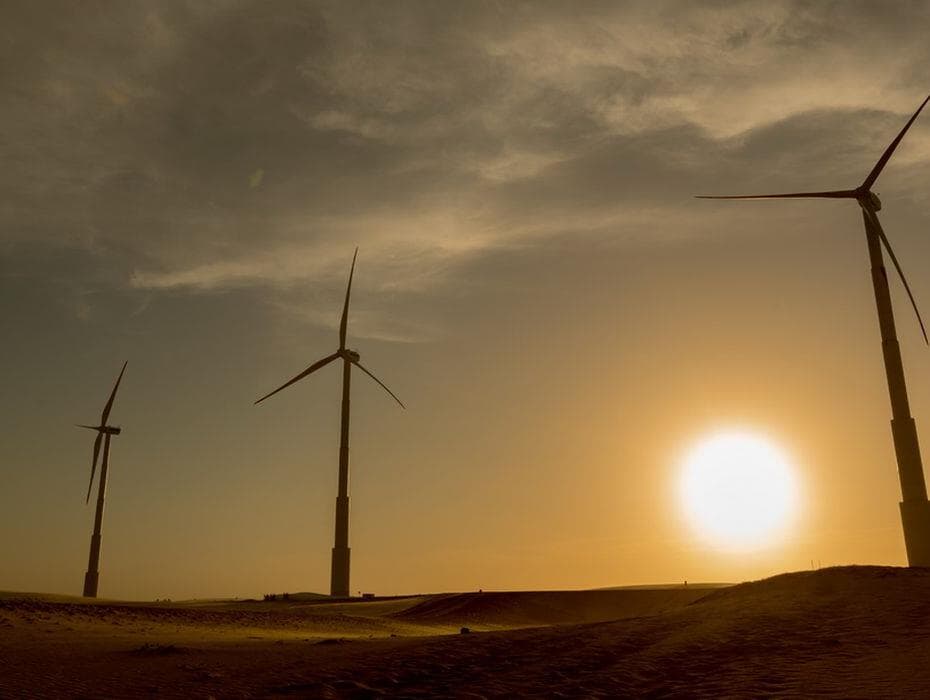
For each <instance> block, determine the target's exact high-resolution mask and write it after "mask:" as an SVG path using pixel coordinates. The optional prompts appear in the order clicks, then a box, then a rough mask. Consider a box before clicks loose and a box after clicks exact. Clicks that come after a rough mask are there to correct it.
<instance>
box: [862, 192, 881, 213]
mask: <svg viewBox="0 0 930 700" xmlns="http://www.w3.org/2000/svg"><path fill="white" fill-rule="evenodd" d="M866 198H868V200H869V204H870V205H871V207H872V211H881V210H882V200H880V199H879V198H878V195H877V194H875V193H874V192H872V191H871V190H869V191H868V192H866V193H864V194H861V195H859V196H858V197H856V199H858V200H859V206H860V207H861V206H863V200H864V199H866Z"/></svg>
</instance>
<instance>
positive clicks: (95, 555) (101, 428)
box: [78, 361, 129, 598]
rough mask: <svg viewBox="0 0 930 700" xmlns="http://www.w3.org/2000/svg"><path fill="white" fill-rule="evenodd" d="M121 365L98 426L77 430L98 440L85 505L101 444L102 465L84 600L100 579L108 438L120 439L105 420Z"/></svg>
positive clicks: (111, 402)
mask: <svg viewBox="0 0 930 700" xmlns="http://www.w3.org/2000/svg"><path fill="white" fill-rule="evenodd" d="M127 364H129V362H128V361H127V362H124V363H123V369H121V370H120V372H119V376H118V377H117V378H116V384H114V385H113V391H111V392H110V398H109V399H107V405H106V406H104V407H103V413H102V414H100V425H78V427H79V428H87V429H88V430H96V431H97V438H96V439H95V440H94V459H93V461H92V462H91V464H90V483H89V484H88V485H87V498H86V499H85V503H90V492H91V490H92V489H93V488H94V474H95V473H96V471H97V457H98V456H100V442H101V441H103V461H101V462H100V485H99V486H98V487H97V514H96V515H95V516H94V534H93V535H92V536H91V538H90V558H89V559H88V562H87V573H85V574H84V596H85V597H86V598H96V597H97V581H98V579H99V578H100V571H99V566H100V528H101V526H102V525H103V502H104V499H105V498H106V495H107V470H108V468H109V466H110V436H111V435H119V434H120V433H121V432H122V428H117V427H114V426H110V425H107V419H108V418H109V417H110V409H111V408H113V399H115V398H116V390H117V389H119V383H120V380H122V378H123V372H125V371H126V365H127Z"/></svg>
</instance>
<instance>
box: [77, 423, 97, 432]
mask: <svg viewBox="0 0 930 700" xmlns="http://www.w3.org/2000/svg"><path fill="white" fill-rule="evenodd" d="M74 426H75V427H76V428H87V429H88V430H97V431H99V430H100V426H99V425H82V424H81V423H75V424H74Z"/></svg>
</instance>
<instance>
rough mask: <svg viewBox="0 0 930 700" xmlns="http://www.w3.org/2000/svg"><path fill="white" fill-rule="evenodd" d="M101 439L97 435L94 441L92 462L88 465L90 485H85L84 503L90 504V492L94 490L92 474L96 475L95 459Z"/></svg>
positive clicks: (100, 435)
mask: <svg viewBox="0 0 930 700" xmlns="http://www.w3.org/2000/svg"><path fill="white" fill-rule="evenodd" d="M102 439H103V433H99V432H98V433H97V439H96V440H94V461H93V462H91V463H90V483H89V484H88V485H87V498H86V499H85V500H84V503H85V504H86V503H90V492H91V489H93V488H94V474H96V473H97V457H98V456H99V455H100V441H101V440H102Z"/></svg>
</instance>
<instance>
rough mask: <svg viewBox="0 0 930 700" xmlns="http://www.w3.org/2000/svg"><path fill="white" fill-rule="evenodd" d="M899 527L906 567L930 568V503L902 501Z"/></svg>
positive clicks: (924, 501) (925, 501)
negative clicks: (901, 532)
mask: <svg viewBox="0 0 930 700" xmlns="http://www.w3.org/2000/svg"><path fill="white" fill-rule="evenodd" d="M901 525H902V526H903V527H904V545H905V547H907V565H908V566H930V501H927V500H923V501H902V502H901Z"/></svg>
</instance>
